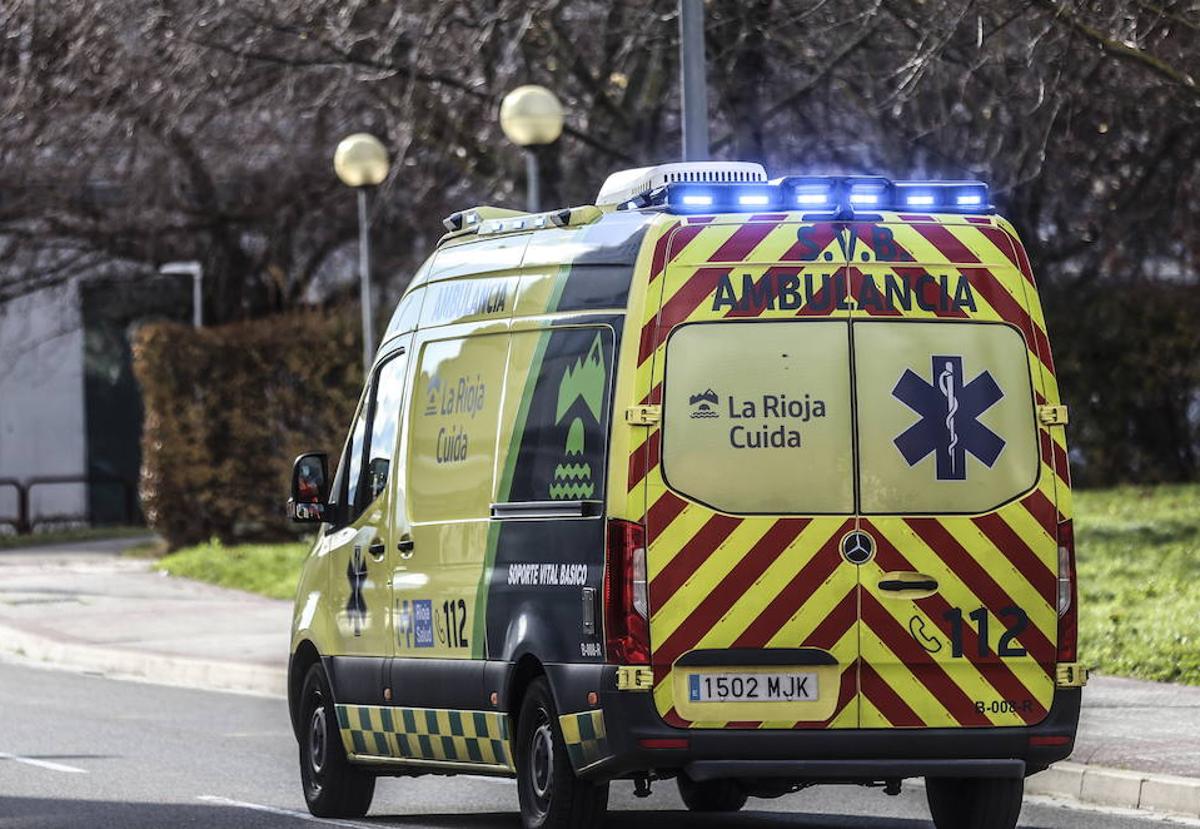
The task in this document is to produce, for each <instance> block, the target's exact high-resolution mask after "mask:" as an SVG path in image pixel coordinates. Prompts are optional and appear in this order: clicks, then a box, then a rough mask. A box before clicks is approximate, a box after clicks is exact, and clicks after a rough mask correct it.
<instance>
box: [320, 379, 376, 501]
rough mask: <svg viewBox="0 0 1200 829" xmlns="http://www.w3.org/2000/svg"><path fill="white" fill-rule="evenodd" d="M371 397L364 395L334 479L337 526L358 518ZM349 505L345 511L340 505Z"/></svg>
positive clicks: (331, 499) (333, 491)
mask: <svg viewBox="0 0 1200 829" xmlns="http://www.w3.org/2000/svg"><path fill="white" fill-rule="evenodd" d="M369 401H370V397H369V395H367V394H364V395H363V400H362V402H361V403H360V404H359V408H358V414H357V415H356V416H355V418H354V426H353V427H352V428H351V430H350V440H349V441H348V442H347V444H346V450H345V452H344V453H343V455H342V460H341V463H339V464H338V471H337V475H336V476H335V477H334V479H333V487H332V488H331V489H330V496H329V501H330V505H331V506H333V507H334V510H333V515H334V516H335V518H334V522H335V523H336V524H347V523H349V522H350V521H353V520H354V519H355V518H356V517H357V513H355V512H354V509H353V504H354V502H355V498H356V497H357V495H358V484H359V480H360V479H361V478H362V458H363V439H364V438H365V436H366V433H367V408H368V402H369ZM341 504H346V505H348V506H347V507H346V508H345V509H340V508H338V505H341Z"/></svg>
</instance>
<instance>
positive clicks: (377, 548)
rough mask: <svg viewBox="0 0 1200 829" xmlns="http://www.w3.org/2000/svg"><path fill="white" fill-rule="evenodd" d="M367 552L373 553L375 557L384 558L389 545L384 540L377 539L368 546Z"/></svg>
mask: <svg viewBox="0 0 1200 829" xmlns="http://www.w3.org/2000/svg"><path fill="white" fill-rule="evenodd" d="M367 552H368V553H370V554H371V555H373V556H374V557H375V558H383V554H384V553H386V552H387V545H386V544H384V543H383V542H382V541H376V542H375V543H374V544H372V545H371V546H370V547H368V548H367Z"/></svg>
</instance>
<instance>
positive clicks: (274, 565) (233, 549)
mask: <svg viewBox="0 0 1200 829" xmlns="http://www.w3.org/2000/svg"><path fill="white" fill-rule="evenodd" d="M311 547H312V544H311V543H310V542H308V541H295V542H284V543H275V544H233V545H230V546H225V545H224V544H222V543H221V542H220V541H217V540H215V539H214V540H213V541H209V542H208V543H206V544H197V545H196V546H194V547H184V548H183V549H181V550H178V551H176V552H174V553H171V554H170V555H168V556H166V557H164V558H163V559H161V560H160V561H158V562H157V563H156V564H155V565H154V566H155V567H156V568H157V569H159V570H162V571H163V572H166V573H170V574H171V575H172V576H180V577H182V578H187V579H196V580H198V581H206V582H209V583H211V584H217V585H220V586H222V587H235V588H237V589H238V590H249V591H250V592H252V593H261V594H262V595H264V596H270V597H271V598H273V599H290V598H292V597H293V596H294V595H295V593H296V580H297V579H298V578H299V577H300V565H301V563H302V562H303V561H304V558H305V556H307V555H308V551H309V549H310V548H311Z"/></svg>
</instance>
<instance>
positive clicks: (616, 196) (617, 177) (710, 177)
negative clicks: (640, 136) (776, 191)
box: [596, 161, 767, 206]
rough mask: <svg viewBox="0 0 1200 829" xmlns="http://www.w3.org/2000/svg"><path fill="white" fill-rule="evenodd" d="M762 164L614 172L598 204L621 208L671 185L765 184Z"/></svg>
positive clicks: (687, 164) (709, 163)
mask: <svg viewBox="0 0 1200 829" xmlns="http://www.w3.org/2000/svg"><path fill="white" fill-rule="evenodd" d="M766 180H767V171H766V170H764V169H763V166H762V165H761V164H753V163H750V162H747V161H685V162H678V163H675V164H659V165H656V166H654V167H638V168H636V169H633V170H621V171H620V172H617V173H613V174H612V175H611V176H609V177H608V179H607V180H606V181H605V182H604V186H603V187H601V188H600V194H599V195H598V196H596V204H597V205H598V206H603V205H620V204H625V203H626V202H628V201H630V200H633V199H636V198H638V197H639V196H643V195H645V194H646V193H650V192H652V191H654V190H658V189H660V188H662V187H665V186H667V185H668V184H747V183H751V182H765V181H766Z"/></svg>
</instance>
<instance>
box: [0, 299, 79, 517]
mask: <svg viewBox="0 0 1200 829" xmlns="http://www.w3.org/2000/svg"><path fill="white" fill-rule="evenodd" d="M86 471H87V444H86V429H85V424H84V365H83V326H82V320H81V315H80V310H79V291H78V288H77V286H76V285H75V284H73V283H72V284H68V285H66V286H62V287H56V288H47V289H43V290H41V291H38V292H36V293H33V294H30V295H27V296H23V297H18V298H17V299H14V300H11V301H9V302H7V303H5V304H3V305H0V478H17V479H20V480H22V481H23V480H25V479H26V478H30V477H35V476H41V475H84V474H86ZM16 510H17V504H16V497H15V494H14V493H13V490H12V488H11V487H4V486H0V518H8V517H11V516H15V515H16ZM30 511H31V513H32V516H33V517H34V518H36V517H38V516H43V517H44V516H74V517H82V516H83V515H84V514H85V513H86V512H87V489H86V487H85V486H84V485H82V484H74V485H54V486H41V487H36V488H35V489H34V490H33V492H32V494H31V496H30Z"/></svg>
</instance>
